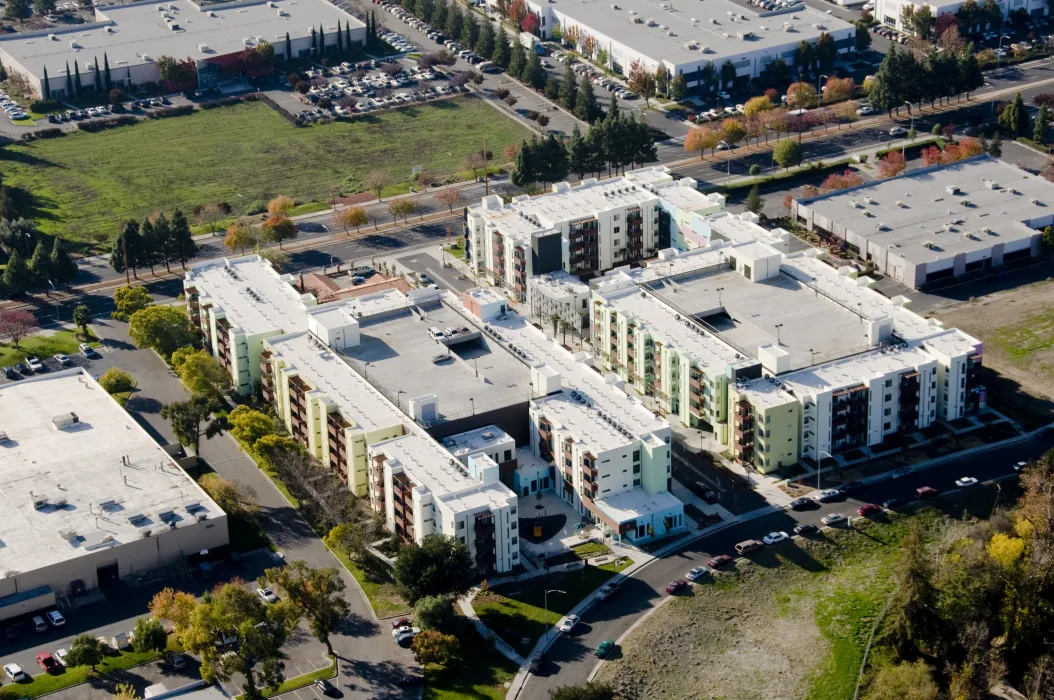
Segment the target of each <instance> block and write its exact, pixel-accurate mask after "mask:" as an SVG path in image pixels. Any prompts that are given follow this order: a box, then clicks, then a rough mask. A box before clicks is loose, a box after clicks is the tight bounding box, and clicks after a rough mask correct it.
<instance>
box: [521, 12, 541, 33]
mask: <svg viewBox="0 0 1054 700" xmlns="http://www.w3.org/2000/svg"><path fill="white" fill-rule="evenodd" d="M539 26H540V23H539V21H538V15H536V14H534V13H533V12H528V13H527V14H526V15H524V18H523V20H522V21H521V22H520V29H522V30H523V31H525V32H527V33H528V34H535V33H537V31H538V27H539Z"/></svg>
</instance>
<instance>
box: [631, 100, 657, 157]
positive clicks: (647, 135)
mask: <svg viewBox="0 0 1054 700" xmlns="http://www.w3.org/2000/svg"><path fill="white" fill-rule="evenodd" d="M632 134H633V162H634V163H637V164H638V165H644V164H645V163H654V162H655V161H657V160H659V151H658V149H657V148H656V146H655V139H654V137H652V135H651V127H650V126H649V125H648V120H647V119H645V118H644V113H643V112H637V121H636V122H635V123H634V124H633V129H632Z"/></svg>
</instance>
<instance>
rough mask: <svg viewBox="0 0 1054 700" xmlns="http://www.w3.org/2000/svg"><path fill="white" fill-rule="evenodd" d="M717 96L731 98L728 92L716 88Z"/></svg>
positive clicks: (724, 98) (725, 98)
mask: <svg viewBox="0 0 1054 700" xmlns="http://www.w3.org/2000/svg"><path fill="white" fill-rule="evenodd" d="M717 97H718V98H719V99H722V100H731V99H732V96H731V95H729V94H728V93H727V92H725V91H724V90H718V92H717Z"/></svg>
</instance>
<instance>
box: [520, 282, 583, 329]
mask: <svg viewBox="0 0 1054 700" xmlns="http://www.w3.org/2000/svg"><path fill="white" fill-rule="evenodd" d="M527 308H528V309H530V315H531V317H532V318H535V319H538V320H539V322H541V323H543V324H545V323H551V322H552V321H551V319H552V317H553V316H556V317H558V318H559V320H560V321H563V322H564V323H566V324H568V325H569V326H570V327H571V328H573V329H574V330H576V331H577V330H581V329H582V328H584V327H585V326H587V325H588V324H589V285H588V284H586V283H585V282H582V281H581V280H580V279H578V278H577V277H575V276H574V275H572V274H570V273H568V272H564V271H563V270H557V271H556V272H548V273H546V274H544V275H538V276H536V277H531V278H530V279H529V280H527Z"/></svg>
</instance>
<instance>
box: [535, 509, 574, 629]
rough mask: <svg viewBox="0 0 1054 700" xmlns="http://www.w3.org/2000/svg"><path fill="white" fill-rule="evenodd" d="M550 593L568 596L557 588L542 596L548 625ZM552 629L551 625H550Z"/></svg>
mask: <svg viewBox="0 0 1054 700" xmlns="http://www.w3.org/2000/svg"><path fill="white" fill-rule="evenodd" d="M539 493H541V492H539ZM550 593H563V594H564V595H567V591H561V590H559V589H557V588H552V589H550V590H548V591H546V592H545V595H543V596H542V602H543V603H544V604H545V620H546V622H547V623H548V621H549V594H550ZM550 627H551V625H550ZM545 640H546V641H549V627H546V628H545Z"/></svg>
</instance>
